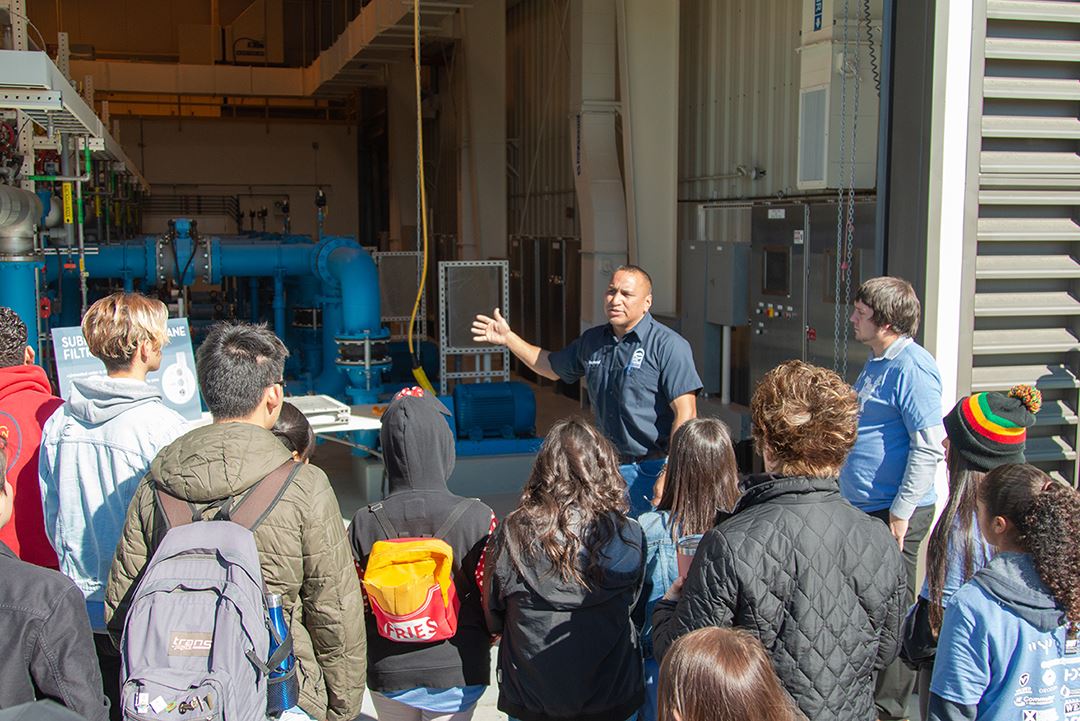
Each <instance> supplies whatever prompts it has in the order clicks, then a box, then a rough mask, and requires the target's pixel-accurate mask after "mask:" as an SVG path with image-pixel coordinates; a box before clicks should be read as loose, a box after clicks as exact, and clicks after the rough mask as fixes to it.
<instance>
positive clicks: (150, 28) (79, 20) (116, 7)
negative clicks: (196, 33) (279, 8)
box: [26, 0, 251, 56]
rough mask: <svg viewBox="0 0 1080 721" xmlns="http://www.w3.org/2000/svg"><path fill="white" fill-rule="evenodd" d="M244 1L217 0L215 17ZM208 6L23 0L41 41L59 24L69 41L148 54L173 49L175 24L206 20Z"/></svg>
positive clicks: (226, 15)
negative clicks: (216, 14)
mask: <svg viewBox="0 0 1080 721" xmlns="http://www.w3.org/2000/svg"><path fill="white" fill-rule="evenodd" d="M250 4H251V0H217V5H218V20H219V22H221V23H222V24H225V25H227V24H229V23H231V22H232V21H233V20H235V19H236V17H237V16H239V15H240V13H242V12H243V11H244V9H245V8H246V7H247V6H248V5H250ZM210 6H211V3H210V2H193V1H192V0H150V1H149V2H147V0H27V3H26V11H27V15H29V16H30V19H31V20H32V21H33V23H34V25H36V26H37V28H38V29H39V30H41V33H42V35H44V36H45V42H47V43H55V42H56V31H57V30H63V31H64V32H66V33H68V34H69V35H70V36H71V42H72V44H82V43H86V44H90V45H93V46H94V48H95V49H96V50H97V51H98V52H100V53H124V54H127V53H136V54H146V55H148V56H149V55H177V54H179V51H180V44H179V26H181V25H203V24H209V23H210V22H211V18H210ZM31 32H33V31H31Z"/></svg>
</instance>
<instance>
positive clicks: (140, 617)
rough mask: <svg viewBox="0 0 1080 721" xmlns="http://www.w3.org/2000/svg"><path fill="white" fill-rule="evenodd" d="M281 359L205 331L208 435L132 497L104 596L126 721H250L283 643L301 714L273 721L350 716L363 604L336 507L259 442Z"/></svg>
mask: <svg viewBox="0 0 1080 721" xmlns="http://www.w3.org/2000/svg"><path fill="white" fill-rule="evenodd" d="M287 355H288V351H287V350H286V349H285V347H284V345H283V344H282V343H281V341H280V340H279V339H278V338H277V337H276V336H275V335H274V334H273V333H271V332H270V331H269V330H267V329H266V328H265V327H263V326H253V325H250V324H245V323H237V324H231V323H223V324H219V325H217V326H215V327H214V328H212V329H211V331H210V333H209V335H208V336H207V338H206V340H205V341H204V342H203V344H202V345H201V346H200V348H199V351H198V356H197V370H198V375H199V383H200V388H201V390H202V393H203V398H204V399H205V401H206V403H207V406H208V407H209V408H210V412H211V414H212V415H213V417H214V423H213V424H211V425H209V426H206V427H203V428H199V429H196V430H194V431H192V432H190V433H188V434H187V435H185V436H183V437H182V438H180V439H178V440H177V441H175V442H174V443H172V444H171V445H169V446H168V447H167V448H165V449H164V450H163V451H162V452H161V453H159V454H158V456H157V458H155V459H154V462H153V463H152V464H151V467H150V472H149V474H147V477H146V478H145V479H144V480H143V481H142V482H141V483H140V484H139V488H138V489H137V491H136V492H135V497H134V499H133V501H132V504H131V508H130V509H129V511H128V517H127V522H126V524H125V527H124V532H123V536H122V538H121V542H120V546H119V547H118V548H117V552H116V558H115V560H114V562H113V566H112V569H111V572H110V574H109V584H108V587H107V590H106V619H107V620H108V621H109V629H110V632H112V633H114V634H119V633H120V632H121V631H124V634H125V635H124V638H123V640H122V643H121V653H122V655H123V666H124V671H125V677H124V678H123V679H122V681H123V682H124V687H123V692H122V697H123V700H122V702H123V704H124V708H123V713H124V717H125V718H126V719H138V720H139V721H144V720H148V721H157V720H158V719H180V718H183V719H185V721H188V720H192V721H202V720H203V719H207V720H211V719H215V720H216V719H221V718H227V719H229V721H233V719H237V721H246V720H247V719H252V720H254V719H260V720H261V719H263V718H265V717H266V716H267V715H268V712H269V711H270V710H274V709H272V708H268V705H267V704H268V698H267V694H268V693H271V691H268V687H270V688H280V686H277V685H276V684H274V685H270V684H269V682H270V681H272V680H274V677H277V676H279V674H280V671H281V669H282V667H281V664H280V662H281V661H282V660H284V659H287V658H288V655H289V654H288V648H289V644H290V642H291V652H292V656H293V658H294V659H295V668H294V670H295V674H296V679H297V681H298V686H299V703H297V704H296V705H295V706H293V707H291V708H289V709H287V710H286V711H285V712H284V713H283V714H282V716H281V718H283V719H290V720H291V719H318V720H319V721H321V720H322V719H327V721H347V720H351V719H353V718H355V717H356V716H357V715H358V714H359V713H360V705H361V699H362V695H363V688H364V677H365V671H366V668H365V652H364V648H365V639H364V623H363V604H362V599H361V595H360V586H359V582H358V580H357V577H356V573H355V571H354V570H353V564H352V562H351V559H350V558H349V547H348V543H347V542H346V538H345V533H344V528H343V526H342V522H341V512H340V509H339V507H338V503H337V499H336V497H335V495H334V492H333V490H332V489H331V488H330V485H329V482H328V481H327V479H326V476H325V474H324V473H323V472H322V471H321V470H319V469H318V468H317V467H315V466H312V465H308V464H298V463H295V462H294V461H293V460H292V457H291V454H290V453H289V452H288V450H286V449H285V448H284V446H282V444H281V443H280V441H278V439H277V438H276V437H275V436H274V435H273V434H272V433H271V432H270V429H271V428H272V427H273V425H274V422H275V421H276V420H277V417H278V415H279V413H280V410H281V404H282V398H283V395H284V394H283V388H282V380H281V379H282V371H283V368H284V362H285V358H286V356H287ZM275 596H276V597H280V607H277V606H276V603H277V599H276V598H274V597H275ZM268 599H269V600H270V601H272V602H273V603H268ZM279 611H280V614H281V618H282V619H283V622H284V623H283V627H284V629H285V631H286V633H285V634H284V635H283V634H281V633H280V629H278V632H271V628H272V624H271V622H270V620H271V615H270V614H271V612H273V613H277V612H279ZM275 645H276V646H278V647H279V649H285V650H282V651H280V652H279V653H278V654H277V655H276V656H274V655H272V653H271V649H272V647H273V646H275ZM287 666H288V661H287V660H286V668H287Z"/></svg>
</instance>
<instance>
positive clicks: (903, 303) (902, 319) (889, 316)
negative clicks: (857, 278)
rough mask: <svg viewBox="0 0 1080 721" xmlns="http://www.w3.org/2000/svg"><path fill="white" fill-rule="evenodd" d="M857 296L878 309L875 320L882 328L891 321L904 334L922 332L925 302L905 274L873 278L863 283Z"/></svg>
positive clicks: (892, 325)
mask: <svg viewBox="0 0 1080 721" xmlns="http://www.w3.org/2000/svg"><path fill="white" fill-rule="evenodd" d="M855 300H857V301H859V302H860V303H862V304H864V305H866V306H867V307H868V308H870V310H872V311H874V315H873V317H872V318H871V320H872V321H873V322H874V325H876V326H877V327H878V328H881V327H883V326H886V325H887V326H889V327H891V328H892V329H893V330H894V331H896V332H897V333H899V334H900V335H911V336H913V335H915V334H916V333H918V332H919V315H920V314H921V313H922V306H921V305H920V304H919V297H918V296H917V295H915V289H914V288H912V287H911V283H908V282H907V281H906V280H904V279H903V278H893V277H890V276H887V275H883V276H881V277H880V278H871V279H870V280H868V281H866V282H864V283H863V284H862V285H860V286H859V292H858V293H856V294H855Z"/></svg>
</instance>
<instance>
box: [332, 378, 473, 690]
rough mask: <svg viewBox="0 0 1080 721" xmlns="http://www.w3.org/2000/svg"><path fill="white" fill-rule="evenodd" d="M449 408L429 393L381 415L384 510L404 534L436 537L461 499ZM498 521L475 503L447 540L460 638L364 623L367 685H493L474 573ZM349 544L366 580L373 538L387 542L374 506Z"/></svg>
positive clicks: (360, 515) (361, 514)
mask: <svg viewBox="0 0 1080 721" xmlns="http://www.w3.org/2000/svg"><path fill="white" fill-rule="evenodd" d="M446 412H447V411H446V408H445V406H443V405H442V404H441V403H440V402H439V401H438V400H436V399H435V398H434V397H432V396H430V395H425V396H424V397H413V396H407V395H406V396H401V397H399V398H397V399H395V400H394V402H393V403H391V404H390V407H389V408H387V410H386V412H385V413H384V414H383V416H382V430H381V432H380V434H379V437H380V441H381V443H382V451H383V461H384V462H385V464H386V473H387V476H388V482H389V493H388V495H387V496H386V498H384V499H383V500H382V502H381V503H382V508H383V512H384V513H385V514H386V516H387V517H388V518H389V520H390V521H391V523H392V524H393V526H394V528H395V529H396V530H397V532H398V534H399V535H400V536H401V537H422V536H429V537H430V536H433V535H434V534H435V532H436V531H437V530H438V529H439V527H440V526H442V524H443V523H444V522H445V521H446V519H447V518H448V517H449V516H450V513H451V512H452V511H453V510H454V508H455V507H456V506H457V505H458V503H460V502H461V501H464V500H467V499H464V498H462V497H461V496H455V495H454V494H453V493H451V492H450V491H449V490H448V489H447V487H446V481H447V479H448V478H449V477H450V474H451V473H452V472H453V470H454V459H455V454H454V438H453V434H452V433H451V431H450V426H449V425H448V424H447V422H446V419H445V418H444V417H443V415H444V414H445V413H446ZM494 520H495V515H494V514H493V513H492V511H491V509H490V508H489V507H488V506H486V505H484V504H483V503H481V502H480V501H479V500H476V499H471V505H470V506H469V507H468V508H467V510H466V511H465V514H464V515H463V516H462V517H461V518H460V519H459V520H458V521H457V523H455V524H454V526H453V527H452V528H451V529H450V531H449V533H448V534H447V535H446V536H445V537H444V538H443V540H444V541H446V542H447V543H448V544H450V547H451V548H452V549H453V550H454V586H455V588H456V589H457V595H458V599H459V600H460V601H461V609H460V611H459V613H458V630H457V634H456V635H455V636H454V637H453V638H452V639H449V640H447V641H437V642H434V643H403V642H400V641H391V640H389V639H386V638H383V637H382V636H380V635H379V632H378V630H376V628H375V619H374V616H373V615H372V614H370V613H368V614H365V618H366V622H367V637H368V644H367V658H368V671H367V674H368V675H367V679H368V688H370V689H371V690H373V691H401V690H405V689H410V688H420V687H430V688H451V687H456V686H474V685H487V684H488V683H490V681H491V664H490V656H489V651H490V648H491V636H490V634H489V633H488V630H487V627H486V625H485V623H484V612H483V607H482V605H481V601H480V589H479V586H478V584H477V578H476V571H477V566H478V565H479V564H480V563H481V558H482V554H483V550H484V546H485V545H486V543H487V539H488V535H489V534H490V533H491V528H492V525H493V523H494ZM349 539H350V543H351V545H352V549H353V555H354V556H355V558H356V563H357V567H358V569H360V571H361V575H363V569H364V568H366V567H367V561H368V555H369V554H370V553H371V547H372V546H373V545H374V544H375V542H376V541H381V540H385V537H384V536H383V534H382V532H381V531H380V528H379V524H378V522H377V521H376V520H375V516H374V514H372V512H371V511H370V509H369V507H364V508H361V509H360V510H359V511H357V512H356V515H355V516H353V520H352V524H351V526H350V527H349Z"/></svg>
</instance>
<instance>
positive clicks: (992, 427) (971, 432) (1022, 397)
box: [944, 385, 1042, 471]
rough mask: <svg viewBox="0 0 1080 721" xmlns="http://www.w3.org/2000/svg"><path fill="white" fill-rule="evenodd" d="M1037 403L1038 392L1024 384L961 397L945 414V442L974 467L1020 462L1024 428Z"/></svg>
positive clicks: (986, 468) (1039, 399)
mask: <svg viewBox="0 0 1080 721" xmlns="http://www.w3.org/2000/svg"><path fill="white" fill-rule="evenodd" d="M1041 406H1042V394H1041V393H1039V391H1037V390H1035V389H1034V388H1032V387H1031V386H1027V385H1020V386H1014V387H1013V389H1012V390H1010V391H1009V393H1008V395H1005V394H1003V393H996V392H990V393H973V394H972V395H970V396H967V397H965V398H961V399H960V402H959V403H957V404H956V406H954V407H953V409H952V410H951V411H949V414H948V415H947V416H945V420H944V423H945V432H946V433H947V434H948V436H949V446H950V448H951V449H952V450H954V451H955V452H956V453H958V454H959V455H960V457H961V458H962V459H963V460H964V461H965V462H966V464H967V465H968V466H969V467H971V468H972V469H974V470H976V471H989V470H992V469H994V468H996V467H998V466H1001V465H1005V464H1006V463H1023V462H1024V446H1025V443H1026V441H1027V429H1028V428H1030V427H1031V426H1032V425H1034V424H1035V414H1036V413H1038V412H1039V408H1040V407H1041Z"/></svg>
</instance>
